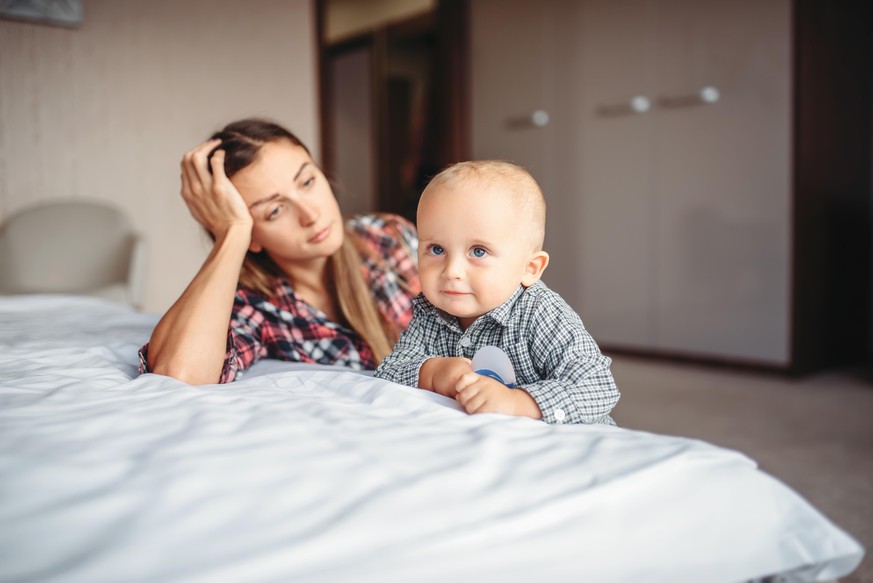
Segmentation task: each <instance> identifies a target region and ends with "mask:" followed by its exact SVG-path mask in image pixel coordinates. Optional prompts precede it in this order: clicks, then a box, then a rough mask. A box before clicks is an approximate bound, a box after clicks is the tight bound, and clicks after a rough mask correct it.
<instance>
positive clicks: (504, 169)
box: [422, 160, 546, 251]
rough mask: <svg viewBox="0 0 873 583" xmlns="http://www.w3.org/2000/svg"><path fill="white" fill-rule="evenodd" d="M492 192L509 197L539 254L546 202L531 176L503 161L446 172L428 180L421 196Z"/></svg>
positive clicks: (465, 164)
mask: <svg viewBox="0 0 873 583" xmlns="http://www.w3.org/2000/svg"><path fill="white" fill-rule="evenodd" d="M470 182H473V183H474V186H475V187H480V188H489V189H495V190H497V191H499V192H501V193H503V194H506V195H508V196H509V197H510V198H511V199H512V202H513V203H514V204H515V205H516V207H517V210H518V212H519V215H520V217H522V218H523V219H525V220H524V221H523V222H525V224H527V225H528V226H529V234H530V238H531V242H532V244H533V247H534V251H541V250H542V248H543V240H544V239H545V236H546V200H545V198H544V197H543V192H542V190H540V186H539V184H537V181H536V180H534V178H533V176H531V175H530V173H529V172H528V171H527V170H525V169H524V168H522V167H521V166H517V165H515V164H513V163H511V162H506V161H503V160H471V161H468V162H458V163H457V164H452V165H451V166H448V167H447V168H445V169H444V170H443V171H442V172H440V173H439V174H437V175H436V176H434V177H433V179H431V181H430V182H429V183H428V185H427V187H426V188H425V189H424V192H422V196H424V195H425V194H427V193H428V192H432V191H434V190H436V189H438V188H449V189H456V188H458V187H459V186H460V185H462V184H467V185H469V184H470Z"/></svg>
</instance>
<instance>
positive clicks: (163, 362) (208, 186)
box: [148, 140, 252, 385]
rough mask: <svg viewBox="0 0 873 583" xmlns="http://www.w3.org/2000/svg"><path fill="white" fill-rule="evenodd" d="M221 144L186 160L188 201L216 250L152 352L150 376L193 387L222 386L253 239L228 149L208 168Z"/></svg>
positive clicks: (157, 334)
mask: <svg viewBox="0 0 873 583" xmlns="http://www.w3.org/2000/svg"><path fill="white" fill-rule="evenodd" d="M218 144H219V142H218V140H210V141H208V142H205V143H203V144H201V145H199V146H198V147H197V148H194V149H193V150H191V151H190V152H188V153H186V154H185V156H184V158H183V159H182V193H181V194H182V198H183V199H184V200H185V204H187V205H188V208H189V210H190V211H191V214H192V215H193V216H194V218H195V219H196V220H197V222H199V223H200V224H201V225H203V226H204V227H205V228H206V229H207V230H209V232H210V233H212V234H213V236H214V237H215V245H214V246H213V248H212V252H211V253H210V254H209V256H208V257H207V258H206V261H205V262H204V263H203V266H202V267H201V268H200V271H198V272H197V275H196V276H195V277H194V279H193V280H192V281H191V283H190V284H189V285H188V287H187V288H186V289H185V291H184V292H183V293H182V296H181V297H180V298H179V299H178V300H177V301H176V303H174V304H173V306H172V307H171V308H170V309H169V310H168V311H167V313H166V314H164V317H163V318H161V321H160V322H158V325H157V326H156V327H155V330H154V332H153V333H152V337H151V340H150V342H149V349H148V360H149V370H150V372H154V373H158V374H163V375H167V376H171V377H174V378H177V379H179V380H181V381H184V382H186V383H190V384H193V385H199V384H208V383H216V382H218V380H219V377H220V375H221V371H222V367H223V364H224V358H225V354H226V346H227V330H228V325H229V323H230V317H231V311H232V309H233V299H234V294H235V293H236V287H237V282H238V280H239V272H240V268H241V266H242V262H243V259H244V258H245V255H246V251H247V250H248V248H249V244H250V243H251V236H252V217H251V215H250V214H249V211H248V208H247V207H246V205H245V202H244V201H243V199H242V197H241V196H240V194H239V192H238V191H237V190H236V188H235V187H234V186H233V184H232V183H231V182H230V180H229V179H228V178H227V176H226V175H225V173H224V152H223V151H222V150H218V151H216V153H215V154H214V155H213V157H212V160H211V166H212V174H210V173H209V170H208V168H207V161H206V160H207V155H208V154H209V152H210V151H211V150H212V149H213V148H215V147H216V146H217V145H218Z"/></svg>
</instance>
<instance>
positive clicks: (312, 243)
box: [231, 140, 343, 267]
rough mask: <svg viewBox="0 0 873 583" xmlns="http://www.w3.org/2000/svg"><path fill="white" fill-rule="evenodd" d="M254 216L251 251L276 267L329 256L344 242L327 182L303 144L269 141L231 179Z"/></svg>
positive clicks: (341, 223) (338, 210)
mask: <svg viewBox="0 0 873 583" xmlns="http://www.w3.org/2000/svg"><path fill="white" fill-rule="evenodd" d="M231 182H233V184H234V186H236V188H237V190H239V193H240V194H241V195H242V197H243V200H244V201H245V203H246V205H247V206H248V207H249V212H250V213H251V215H252V217H253V218H254V227H253V229H252V242H251V245H250V247H249V249H251V250H252V251H254V252H256V253H257V252H260V251H262V250H263V251H266V252H267V254H268V255H269V256H270V257H271V258H272V259H273V261H275V262H276V263H277V264H278V265H279V266H280V267H284V266H286V265H289V264H301V263H307V262H309V261H312V260H314V259H323V258H326V257H328V256H330V255H332V254H333V253H334V252H335V251H336V250H337V249H339V247H340V245H342V242H343V219H342V215H341V214H340V209H339V205H338V204H337V202H336V198H334V196H333V191H332V190H331V188H330V184H329V183H328V181H327V179H326V178H325V176H324V174H322V172H321V170H320V169H319V168H318V166H316V165H315V162H314V161H313V160H312V158H311V157H310V156H309V154H307V153H306V150H304V149H303V148H302V147H300V146H298V145H296V144H292V143H291V142H289V141H287V140H279V141H276V142H269V143H267V144H265V145H264V146H263V147H262V148H261V151H260V153H259V154H258V157H257V158H256V159H255V161H254V163H252V164H250V165H249V166H247V167H245V168H243V169H242V170H240V171H239V172H237V173H236V174H235V175H234V176H233V178H232V179H231Z"/></svg>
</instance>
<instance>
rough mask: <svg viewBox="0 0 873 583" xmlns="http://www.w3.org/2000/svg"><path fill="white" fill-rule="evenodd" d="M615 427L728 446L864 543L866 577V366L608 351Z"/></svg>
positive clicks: (872, 388) (861, 577)
mask: <svg viewBox="0 0 873 583" xmlns="http://www.w3.org/2000/svg"><path fill="white" fill-rule="evenodd" d="M613 374H614V376H615V379H616V382H617V383H618V386H619V389H620V390H621V392H622V398H621V401H620V402H619V404H618V406H617V407H616V408H615V410H614V415H613V416H614V417H615V420H616V421H617V422H618V424H619V425H621V426H623V427H628V428H631V429H641V430H645V431H653V432H657V433H665V434H670V435H682V436H687V437H694V438H698V439H703V440H705V441H708V442H710V443H714V444H717V445H721V446H724V447H728V448H732V449H737V450H740V451H742V452H743V453H745V454H746V455H748V456H750V457H751V458H753V459H755V460H756V461H757V462H758V464H759V465H760V467H761V469H763V470H764V471H766V472H767V473H769V474H771V475H773V476H775V477H777V478H779V479H780V480H782V481H783V482H785V483H786V484H788V485H789V486H791V487H792V488H793V489H794V490H795V491H797V492H799V493H800V494H801V495H802V496H804V497H805V498H806V499H807V500H808V501H809V502H811V503H812V504H813V505H814V506H815V507H816V508H818V509H819V510H820V511H821V512H823V513H824V514H825V515H826V516H828V517H829V518H830V519H831V520H832V521H833V522H835V523H836V524H838V525H839V526H840V527H842V528H843V529H844V530H845V531H847V532H848V533H850V534H851V535H852V536H854V537H855V538H856V539H857V540H859V541H860V542H861V544H862V545H864V547H865V548H866V549H867V555H866V556H865V559H864V561H863V562H862V563H861V566H860V567H858V569H857V570H856V571H855V572H854V573H852V574H851V575H848V576H846V577H843V578H841V579H840V582H841V583H873V557H871V554H873V366H870V367H860V368H855V369H849V370H841V371H835V372H828V373H822V374H817V375H813V376H809V377H804V378H799V379H798V378H791V377H786V376H783V375H779V374H776V373H766V372H753V371H745V370H735V369H728V368H723V367H706V366H702V365H692V364H677V363H669V362H665V361H663V360H658V359H645V358H638V357H634V358H631V357H627V356H615V357H614V362H613Z"/></svg>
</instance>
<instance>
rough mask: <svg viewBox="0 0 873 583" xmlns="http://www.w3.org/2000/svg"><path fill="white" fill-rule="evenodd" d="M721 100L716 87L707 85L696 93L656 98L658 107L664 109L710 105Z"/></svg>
mask: <svg viewBox="0 0 873 583" xmlns="http://www.w3.org/2000/svg"><path fill="white" fill-rule="evenodd" d="M720 98H721V93H720V92H719V90H718V89H717V88H716V87H713V86H712V85H707V86H706V87H703V88H701V89H700V91H698V92H697V93H686V94H684V95H670V96H667V97H660V98H658V105H660V106H661V107H666V108H677V107H691V106H695V105H711V104H713V103H715V102H716V101H718V100H719V99H720Z"/></svg>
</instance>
